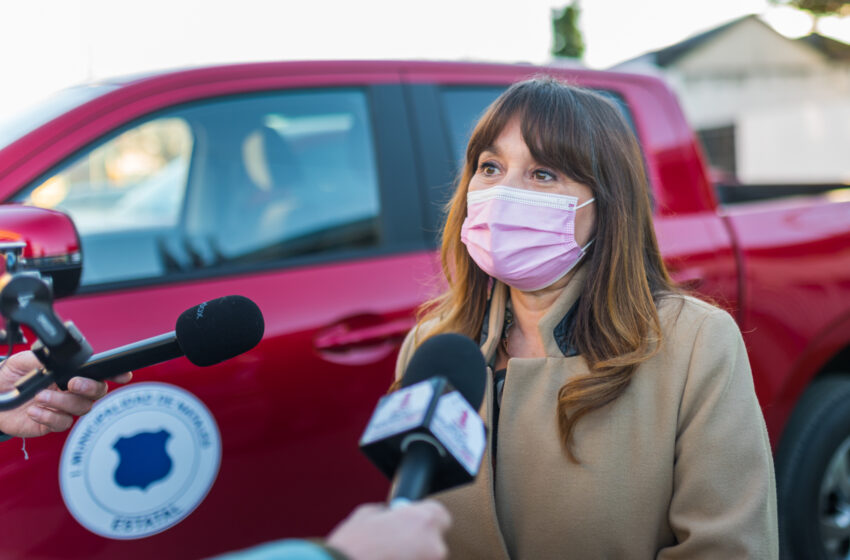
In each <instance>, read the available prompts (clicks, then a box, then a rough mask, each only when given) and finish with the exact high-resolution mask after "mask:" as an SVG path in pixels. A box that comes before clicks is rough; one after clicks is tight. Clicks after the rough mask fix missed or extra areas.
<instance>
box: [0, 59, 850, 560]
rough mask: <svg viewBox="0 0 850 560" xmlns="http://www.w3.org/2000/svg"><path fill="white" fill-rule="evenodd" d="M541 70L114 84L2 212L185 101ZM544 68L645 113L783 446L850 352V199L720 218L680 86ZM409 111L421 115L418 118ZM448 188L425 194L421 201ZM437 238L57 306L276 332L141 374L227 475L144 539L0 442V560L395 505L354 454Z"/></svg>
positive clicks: (682, 275) (4, 180)
mask: <svg viewBox="0 0 850 560" xmlns="http://www.w3.org/2000/svg"><path fill="white" fill-rule="evenodd" d="M541 71H544V69H541V68H533V67H528V66H521V65H516V66H507V65H487V64H466V63H436V62H433V63H432V62H423V63H418V62H291V63H289V62H284V63H263V64H244V65H233V66H222V67H215V68H204V69H196V70H187V71H178V72H168V73H162V74H157V75H151V76H148V77H144V78H138V79H131V80H127V81H122V82H117V83H116V84H114V85H115V87H114V89H112V90H111V91H109V92H108V93H105V94H103V95H102V96H100V97H96V98H95V99H93V100H91V101H89V102H87V103H85V104H83V105H81V106H79V107H77V108H75V109H73V110H70V111H68V112H67V113H65V114H63V115H61V116H59V117H57V118H55V119H53V120H51V121H50V122H48V123H46V124H44V125H42V126H40V127H39V128H36V129H35V130H33V131H32V132H30V133H29V134H27V135H26V136H23V137H22V138H20V139H19V140H17V141H16V142H13V143H12V144H10V145H8V146H7V147H6V148H5V149H2V150H0V198H1V199H3V200H7V201H8V200H10V199H11V198H12V197H13V196H15V195H16V193H18V192H19V191H20V190H21V189H22V188H24V187H25V186H27V185H29V184H30V183H32V182H33V181H36V180H37V179H38V178H39V177H43V176H44V175H45V173H47V172H48V171H49V170H50V169H51V168H53V167H54V166H56V165H57V164H58V163H59V162H61V161H62V160H63V159H64V158H67V157H69V156H71V155H72V154H74V153H77V152H79V151H80V150H83V149H84V148H85V147H86V146H88V145H90V144H91V143H93V142H95V141H97V140H98V139H99V138H101V137H102V136H104V135H105V134H108V133H110V132H111V131H113V130H115V129H117V128H120V127H121V126H123V125H125V124H126V123H128V122H131V121H133V120H135V119H138V118H141V117H144V116H145V115H149V114H151V113H153V112H156V111H160V110H162V109H165V108H168V107H171V106H174V105H178V104H182V103H189V102H195V101H198V100H203V99H210V98H219V97H225V96H236V95H241V94H246V93H254V92H260V91H281V90H291V89H298V88H317V87H341V86H357V87H360V86H369V85H374V84H383V85H391V86H398V87H400V88H402V91H404V89H403V88H407V87H413V86H417V85H429V84H438V85H440V86H452V85H462V86H472V85H477V86H506V85H508V84H510V83H512V82H514V81H516V80H519V79H522V78H525V77H528V76H529V75H532V74H535V73H539V72H541ZM545 71H546V72H549V73H552V74H555V75H558V76H562V77H566V78H568V79H569V80H570V81H572V82H573V83H577V84H580V85H582V86H585V87H590V88H594V89H599V90H605V91H608V92H613V93H615V94H616V95H618V96H619V97H620V98H621V99H622V100H623V101H624V102H625V104H626V105H627V107H628V108H629V111H630V114H631V117H632V119H633V123H634V127H635V130H636V132H637V134H638V137H639V140H640V142H641V146H642V148H643V151H644V155H645V159H646V163H647V169H648V176H649V179H650V183H651V185H652V190H653V197H654V203H655V207H656V216H655V220H656V231H657V233H658V237H659V241H660V244H661V249H662V252H663V254H664V256H665V259H666V262H667V264H668V265H669V267H670V270H671V272H672V274H673V276H674V278H675V279H676V280H678V281H680V282H682V283H683V285H685V286H688V287H691V288H693V289H694V290H696V291H698V292H700V293H701V294H704V295H705V296H707V297H710V298H712V299H713V300H714V301H716V302H717V303H719V304H720V305H722V306H724V307H726V308H727V309H729V310H730V311H731V312H732V313H733V314H734V315H735V317H736V318H737V320H738V322H739V325H740V327H741V329H742V331H743V333H744V337H745V340H746V343H747V346H748V350H749V353H750V359H751V363H752V365H753V371H754V378H755V383H756V390H757V394H758V397H759V399H760V402H761V404H762V407H763V410H764V413H765V418H766V420H767V424H768V429H769V432H770V435H771V439H772V441H773V442H774V445H775V444H776V442H777V441H778V438H779V437H780V436H781V434H782V430H783V427H784V425H785V423H786V421H787V420H788V417H789V415H790V413H791V410H792V409H793V406H794V403H795V401H796V400H797V398H798V397H799V396H800V394H801V393H802V391H803V390H804V389H805V388H806V386H807V385H808V384H809V383H810V382H811V380H812V379H813V378H814V377H815V376H817V375H818V374H819V373H820V372H822V371H823V370H824V367H825V366H826V364H827V363H828V362H830V360H833V359H835V357H836V356H839V355H840V353H841V351H842V350H846V349H847V348H848V346H849V345H850V202H833V201H830V200H828V199H827V198H826V197H813V198H809V199H807V200H805V201H793V202H788V201H780V202H763V203H752V204H746V205H741V206H738V207H735V208H722V207H720V206H719V205H718V203H717V200H716V198H715V195H714V192H713V190H712V186H711V184H710V182H709V178H708V174H707V171H706V166H705V163H704V161H703V158H702V155H701V150H700V148H699V146H698V145H697V143H696V141H695V138H694V134H693V132H692V131H691V129H690V128H689V127H688V125H687V123H686V121H685V119H684V117H683V115H682V113H681V110H680V108H679V105H678V102H677V101H676V99H675V98H674V96H673V94H672V92H671V91H670V90H669V89H668V87H667V86H666V85H664V84H663V83H662V82H660V81H659V80H657V79H654V78H650V77H645V76H637V75H629V74H618V73H609V72H595V71H586V70H576V69H563V68H547V69H545ZM408 102H409V103H411V105H406V106H405V110H406V111H407V112H408V113H411V112H414V111H417V110H419V109H418V108H417V107H414V106H412V105H413V104H412V102H411V101H410V99H409V98H407V101H405V103H408ZM371 110H372V111H373V114H374V112H379V111H382V110H383V107H380V106H373V107H372V108H371ZM410 118H411V121H415V118H414V117H410ZM435 118H436V116H435ZM412 130H413V127H411V131H412ZM410 134H411V136H408V137H399V138H397V139H396V140H397V142H398V143H399V144H400V145H403V146H411V148H410V150H412V151H413V159H414V160H416V161H417V162H419V164H420V165H422V166H423V167H427V166H428V165H429V161H428V160H427V155H426V154H424V152H421V150H422V148H423V147H422V146H421V145H419V144H418V143H417V140H416V138H414V137H413V132H411V133H410ZM381 157H383V156H382V154H380V153H379V154H378V158H379V159H380V158H381ZM431 186H432V185H429V184H427V180H426V181H424V184H420V185H419V189H420V190H422V191H423V192H424V191H425V190H427V189H428V188H430V187H431ZM382 188H386V185H384V184H383V182H382ZM423 196H424V195H423ZM393 210H394V209H393V208H389V209H385V211H386V212H392V211H393ZM0 229H4V228H2V227H0ZM422 239H423V241H422V245H421V247H419V248H416V247H414V248H412V249H411V250H410V251H393V252H390V253H389V254H385V255H372V256H369V257H368V258H364V259H357V258H355V259H345V260H341V261H339V262H323V263H321V264H318V265H309V266H294V267H282V268H274V267H272V268H270V267H265V268H262V269H258V270H251V271H246V272H241V273H229V274H225V275H221V276H207V277H203V278H200V279H197V278H187V279H177V280H175V281H166V282H148V283H145V282H136V283H128V284H118V285H115V286H110V287H105V288H103V289H92V290H85V291H84V292H83V293H81V294H79V295H77V296H74V297H71V298H68V299H65V300H61V301H60V302H58V303H57V305H56V308H57V311H58V313H59V314H60V315H61V316H62V317H63V318H65V319H71V320H73V321H74V323H75V324H76V325H77V326H78V328H79V329H80V330H81V331H82V332H83V333H84V334H85V336H86V337H87V339H88V340H89V342H90V343H91V344H92V346H93V347H94V350H95V351H96V352H97V351H103V350H106V349H108V348H111V347H115V346H119V345H123V344H127V343H129V342H132V341H135V340H140V339H143V338H146V337H150V336H154V335H157V334H160V333H162V332H166V331H169V330H171V329H173V324H174V320H175V319H176V317H177V315H178V314H179V312H180V311H182V310H183V309H185V308H188V307H190V306H192V305H194V304H196V303H198V302H200V301H203V300H207V299H211V298H215V297H219V296H222V295H226V294H230V293H239V294H243V295H246V296H248V297H250V298H252V299H253V300H254V301H256V302H257V304H258V305H259V306H260V308H261V309H262V311H263V314H264V316H265V322H266V333H265V337H264V340H263V341H262V342H261V343H260V345H259V346H258V347H257V348H256V349H254V350H252V351H250V352H248V353H246V354H244V355H242V356H239V357H237V358H235V359H233V360H230V361H228V362H225V363H223V364H220V365H217V366H214V367H212V368H207V369H204V370H201V369H198V368H196V367H193V366H191V364H189V362H188V361H186V360H185V359H178V360H174V361H171V362H167V363H164V364H161V365H158V366H154V367H149V368H145V369H143V370H140V371H138V372H136V379H137V380H157V381H165V382H168V383H173V384H175V385H178V386H180V387H183V388H185V389H187V390H189V391H191V392H192V393H194V394H195V395H196V396H197V397H198V398H200V399H201V400H202V401H203V402H204V403H205V404H206V405H207V406H208V407H209V408H210V410H211V411H212V412H213V414H214V416H215V418H216V421H217V423H218V425H219V428H220V430H221V436H222V442H223V456H222V464H221V469H220V472H219V475H218V479H217V480H216V482H215V484H214V486H213V487H212V489H211V491H210V493H209V495H208V496H207V498H206V499H205V500H204V502H203V503H202V504H201V505H200V506H199V507H198V509H197V510H196V511H195V512H194V513H193V514H192V515H190V516H189V517H188V518H186V519H185V520H184V521H182V522H181V523H179V524H178V525H176V526H174V527H172V528H171V529H169V530H166V531H165V532H163V533H160V534H157V535H154V536H151V537H148V538H145V539H139V540H134V541H118V540H110V539H106V538H103V537H100V536H97V535H95V534H93V533H90V532H89V531H87V530H86V529H84V528H83V527H82V526H80V525H79V524H78V523H77V522H76V521H75V520H74V518H73V517H72V516H71V515H70V514H69V512H68V511H67V509H66V507H65V505H64V504H63V500H62V498H61V496H60V491H59V484H58V481H57V476H56V469H57V465H58V463H59V455H60V452H61V448H62V444H63V441H64V440H65V438H66V435H67V434H54V435H50V436H47V437H43V438H40V439H37V440H31V441H28V442H27V450H28V452H29V456H30V458H29V460H27V461H24V460H23V459H22V456H21V452H20V449H19V446H18V445H16V444H15V443H13V442H9V443H5V444H2V445H0V488H3V492H2V494H1V495H0V556H2V557H3V558H103V559H106V558H118V557H121V558H126V559H128V560H129V559H132V558H149V557H152V556H157V557H159V558H186V557H201V556H206V555H211V554H215V553H219V552H223V551H226V550H232V549H236V548H240V547H245V546H248V545H252V544H255V543H258V542H261V541H266V540H271V539H276V538H281V537H286V536H308V535H309V536H315V535H321V534H324V533H326V532H327V531H328V530H329V529H330V528H331V527H332V526H333V524H335V523H336V522H337V521H338V520H340V519H341V518H342V517H343V516H344V515H345V514H346V513H347V512H348V511H349V510H351V509H352V508H353V507H354V506H355V505H356V504H358V503H361V502H364V501H369V500H380V499H382V497H383V496H384V495H385V494H386V491H387V487H388V484H387V482H386V481H385V480H384V479H382V477H381V475H380V474H379V473H378V471H377V470H376V469H374V468H373V467H372V466H371V465H370V464H369V463H368V462H367V461H366V460H365V459H364V458H363V457H361V456H360V454H359V452H358V450H357V440H358V438H359V436H360V434H361V432H362V430H363V428H364V427H365V424H366V421H367V419H368V417H369V415H370V414H371V412H372V410H373V408H374V405H375V403H376V401H377V399H378V398H379V396H380V395H381V394H382V393H383V392H384V391H385V390H386V388H387V386H388V385H389V383H390V381H391V379H392V371H393V364H394V360H395V353H396V351H397V349H398V345H399V343H400V340H401V337H402V336H403V335H404V333H405V332H406V331H407V330H408V329H409V328H410V326H411V325H412V324H413V312H414V310H415V308H416V306H417V305H418V304H420V303H421V302H423V301H424V300H425V299H426V298H427V297H429V296H431V295H433V294H434V293H435V291H436V290H437V288H436V287H435V284H434V283H433V282H430V283H429V282H428V280H429V279H431V278H434V277H436V276H438V264H437V262H436V258H435V253H434V251H433V243H431V242H430V239H431V234H430V233H425V232H423V234H422ZM83 250H84V251H85V242H84V243H83ZM18 441H19V440H18Z"/></svg>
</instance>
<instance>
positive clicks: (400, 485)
mask: <svg viewBox="0 0 850 560" xmlns="http://www.w3.org/2000/svg"><path fill="white" fill-rule="evenodd" d="M486 369H487V366H486V363H485V361H484V356H483V355H482V354H481V350H480V349H479V348H478V346H477V345H476V344H475V343H474V342H473V341H472V340H471V339H469V338H467V337H465V336H463V335H460V334H454V333H448V334H440V335H436V336H434V337H431V338H429V339H428V340H426V341H425V342H423V343H422V345H421V346H420V347H419V348H418V349H417V350H416V352H414V354H413V357H412V358H411V360H410V364H408V366H407V370H406V371H405V373H404V376H403V377H402V380H401V389H399V390H398V391H396V392H394V393H392V394H390V395H387V396H385V397H383V398H382V399H381V400H380V401H379V402H378V406H377V407H376V408H375V412H374V414H373V415H372V418H371V420H370V421H369V424H368V425H367V426H366V430H365V431H364V433H363V436H362V437H361V439H360V449H361V450H362V451H363V453H364V454H365V455H366V456H367V457H368V458H369V459H370V460H371V461H372V462H373V463H374V464H375V465H376V466H377V467H378V469H380V470H381V472H383V473H384V474H385V475H386V476H387V477H388V478H390V479H393V488H392V490H391V492H390V497H391V501H392V503H393V505H396V504H398V503H404V502H407V501H411V500H418V499H421V498H423V497H424V496H426V495H427V494H430V493H432V492H439V491H441V490H446V489H449V488H453V487H455V486H459V485H461V484H465V483H468V482H471V481H472V480H473V479H474V478H475V476H476V475H477V474H478V470H479V468H480V466H481V459H482V458H483V456H484V450H485V448H486V445H487V437H486V435H487V434H486V428H485V427H484V422H483V421H482V420H481V417H480V416H479V415H478V408H479V407H480V406H481V401H482V399H483V397H484V386H485V383H486V377H487V376H486Z"/></svg>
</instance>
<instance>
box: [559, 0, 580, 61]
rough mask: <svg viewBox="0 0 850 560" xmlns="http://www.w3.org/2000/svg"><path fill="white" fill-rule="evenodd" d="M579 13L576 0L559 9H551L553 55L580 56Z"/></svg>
mask: <svg viewBox="0 0 850 560" xmlns="http://www.w3.org/2000/svg"><path fill="white" fill-rule="evenodd" d="M579 13H580V10H579V6H578V0H574V1H573V2H572V3H570V4H568V5H567V6H565V7H563V8H561V9H560V10H558V9H553V10H552V31H553V33H554V41H553V45H552V54H553V55H555V56H564V57H568V58H581V55H582V54H584V39H582V37H581V31H580V30H579V28H578V16H579Z"/></svg>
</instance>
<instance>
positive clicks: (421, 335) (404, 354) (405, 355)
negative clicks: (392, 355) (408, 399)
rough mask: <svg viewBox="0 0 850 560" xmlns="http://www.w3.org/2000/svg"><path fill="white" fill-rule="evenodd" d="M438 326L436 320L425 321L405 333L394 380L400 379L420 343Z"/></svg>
mask: <svg viewBox="0 0 850 560" xmlns="http://www.w3.org/2000/svg"><path fill="white" fill-rule="evenodd" d="M438 324H439V320H438V319H437V318H431V319H426V320H424V321H419V322H418V323H416V324H415V325H414V326H413V328H412V329H410V330H409V331H408V332H407V336H405V337H404V341H403V342H402V343H401V348H400V349H399V352H398V358H397V359H396V367H395V378H396V380H398V379H401V377H402V375H404V371H405V370H406V369H407V364H408V362H410V358H411V357H412V356H413V353H414V352H415V351H416V348H418V347H419V345H420V344H422V342H424V341H425V339H426V338H428V336H429V335H430V334H431V333H432V332H433V331H434V329H436V327H437V325H438Z"/></svg>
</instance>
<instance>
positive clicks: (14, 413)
mask: <svg viewBox="0 0 850 560" xmlns="http://www.w3.org/2000/svg"><path fill="white" fill-rule="evenodd" d="M39 367H41V363H40V362H39V361H38V359H37V358H36V357H35V354H33V353H32V352H30V351H25V352H19V353H17V354H13V355H11V356H9V358H8V359H6V360H5V361H3V363H2V364H0V392H3V391H9V390H11V389H12V388H14V386H15V382H17V381H18V380H19V379H20V378H22V377H24V376H25V375H27V374H28V373H30V372H31V371H33V370H35V369H37V368H39ZM132 376H133V374H132V373H130V372H127V373H123V374H121V375H119V376H117V377H115V378H113V381H117V382H118V383H126V382H128V381H130V379H132ZM106 391H107V386H106V382H104V381H95V380H93V379H86V378H84V377H75V378H73V379H71V380H70V382H69V383H68V390H67V391H60V390H59V389H58V388H57V387H56V385H51V386H50V387H48V388H47V389H45V390H43V391H41V392H39V393H38V394H36V396H35V398H33V399H32V400H31V401H29V402H28V403H26V404H24V405H22V406H19V407H17V408H14V409H12V410H7V411H3V412H0V432H2V434H0V441H3V440H6V439H10V438H12V437H23V438H28V437H38V436H43V435H46V434H48V433H50V432H62V431H65V430H67V429H68V428H70V427H71V424H73V422H74V416H82V415H83V414H85V413H87V412H88V411H89V410H91V407H92V405H94V402H95V401H96V400H97V399H99V398H101V397H103V396H104V395H106Z"/></svg>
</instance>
